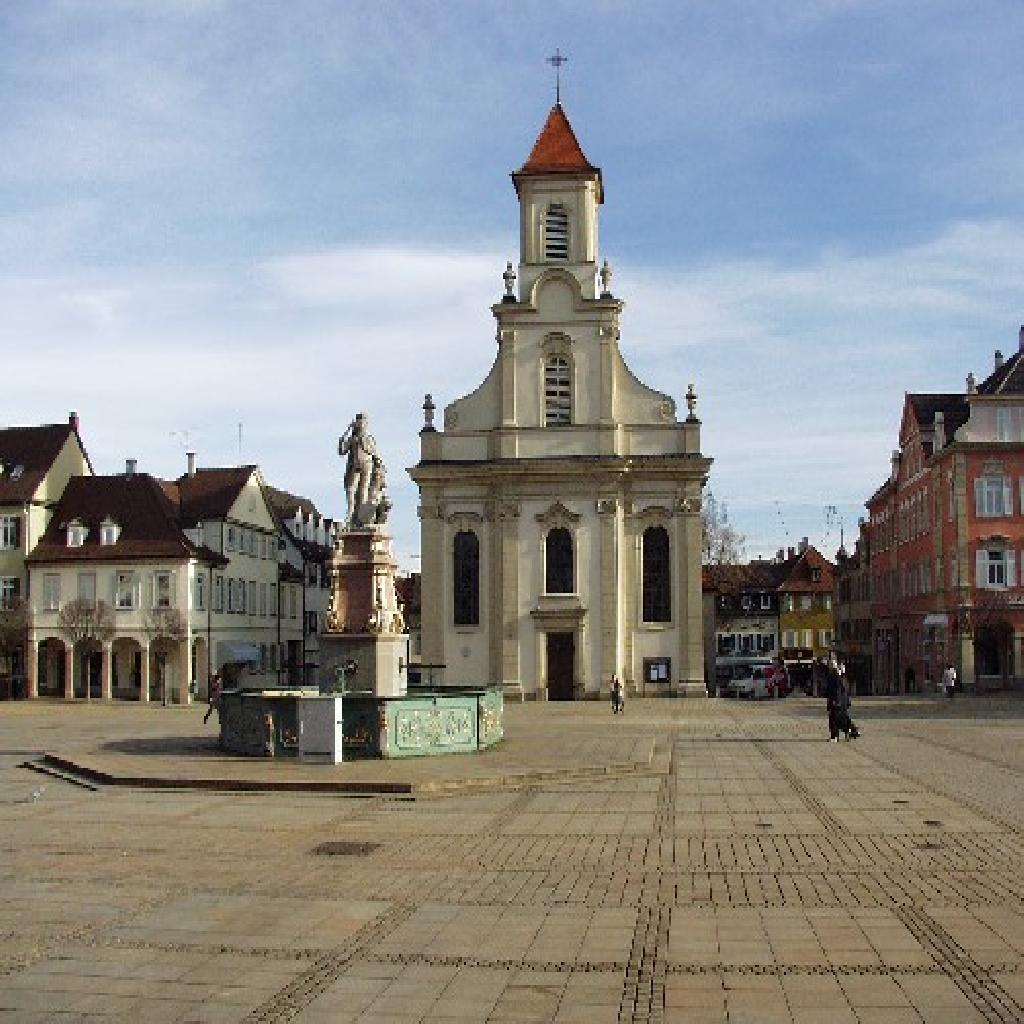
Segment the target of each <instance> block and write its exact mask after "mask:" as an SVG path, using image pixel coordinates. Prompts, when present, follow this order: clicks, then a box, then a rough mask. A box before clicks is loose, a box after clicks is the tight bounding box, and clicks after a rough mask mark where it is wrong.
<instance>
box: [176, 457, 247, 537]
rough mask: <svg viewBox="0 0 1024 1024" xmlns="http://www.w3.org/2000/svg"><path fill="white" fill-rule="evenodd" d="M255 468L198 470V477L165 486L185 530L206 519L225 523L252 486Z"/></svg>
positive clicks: (182, 478)
mask: <svg viewBox="0 0 1024 1024" xmlns="http://www.w3.org/2000/svg"><path fill="white" fill-rule="evenodd" d="M255 469H256V467H255V466H229V467H225V468H213V469H197V470H196V473H195V476H189V475H188V474H185V475H184V476H180V477H178V479H177V480H174V481H166V482H164V483H163V485H162V486H163V489H164V493H165V494H166V495H167V497H168V498H169V499H170V501H171V502H172V504H174V506H175V507H176V508H177V510H178V515H179V516H180V517H181V522H182V525H183V526H195V524H196V523H201V522H203V521H204V520H205V519H225V518H226V517H227V515H228V513H229V512H230V511H231V506H232V505H234V503H235V501H236V500H237V499H238V495H239V494H241V493H242V488H243V487H245V485H246V484H247V483H248V482H249V477H251V476H252V474H253V471H254V470H255Z"/></svg>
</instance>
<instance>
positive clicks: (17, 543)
mask: <svg viewBox="0 0 1024 1024" xmlns="http://www.w3.org/2000/svg"><path fill="white" fill-rule="evenodd" d="M1021 483H1022V484H1024V480H1022V481H1021ZM14 547H15V548H17V549H20V548H21V516H15V517H14Z"/></svg>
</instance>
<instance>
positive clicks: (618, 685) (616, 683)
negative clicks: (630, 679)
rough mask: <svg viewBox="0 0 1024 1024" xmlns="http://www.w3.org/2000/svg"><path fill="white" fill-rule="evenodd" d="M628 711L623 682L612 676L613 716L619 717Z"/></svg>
mask: <svg viewBox="0 0 1024 1024" xmlns="http://www.w3.org/2000/svg"><path fill="white" fill-rule="evenodd" d="M625 710H626V698H625V696H624V694H623V691H622V680H621V679H619V677H618V676H612V714H613V715H617V714H619V712H621V711H625Z"/></svg>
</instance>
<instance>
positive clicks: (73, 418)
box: [68, 327, 1024, 434]
mask: <svg viewBox="0 0 1024 1024" xmlns="http://www.w3.org/2000/svg"><path fill="white" fill-rule="evenodd" d="M1020 333H1021V336H1022V337H1024V327H1022V328H1021V329H1020ZM68 426H69V427H70V428H71V429H72V430H73V431H74V432H75V433H76V434H77V433H78V413H77V412H74V411H73V410H72V411H71V412H69V413H68Z"/></svg>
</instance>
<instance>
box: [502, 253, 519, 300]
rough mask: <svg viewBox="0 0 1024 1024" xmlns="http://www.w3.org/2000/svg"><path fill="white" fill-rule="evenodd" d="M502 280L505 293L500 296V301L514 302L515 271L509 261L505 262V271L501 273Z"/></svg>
mask: <svg viewBox="0 0 1024 1024" xmlns="http://www.w3.org/2000/svg"><path fill="white" fill-rule="evenodd" d="M501 277H502V280H504V282H505V294H504V295H503V296H502V299H501V301H502V302H515V301H516V272H515V271H514V270H513V269H512V264H511V262H509V263H506V264H505V273H504V274H502V275H501Z"/></svg>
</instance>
